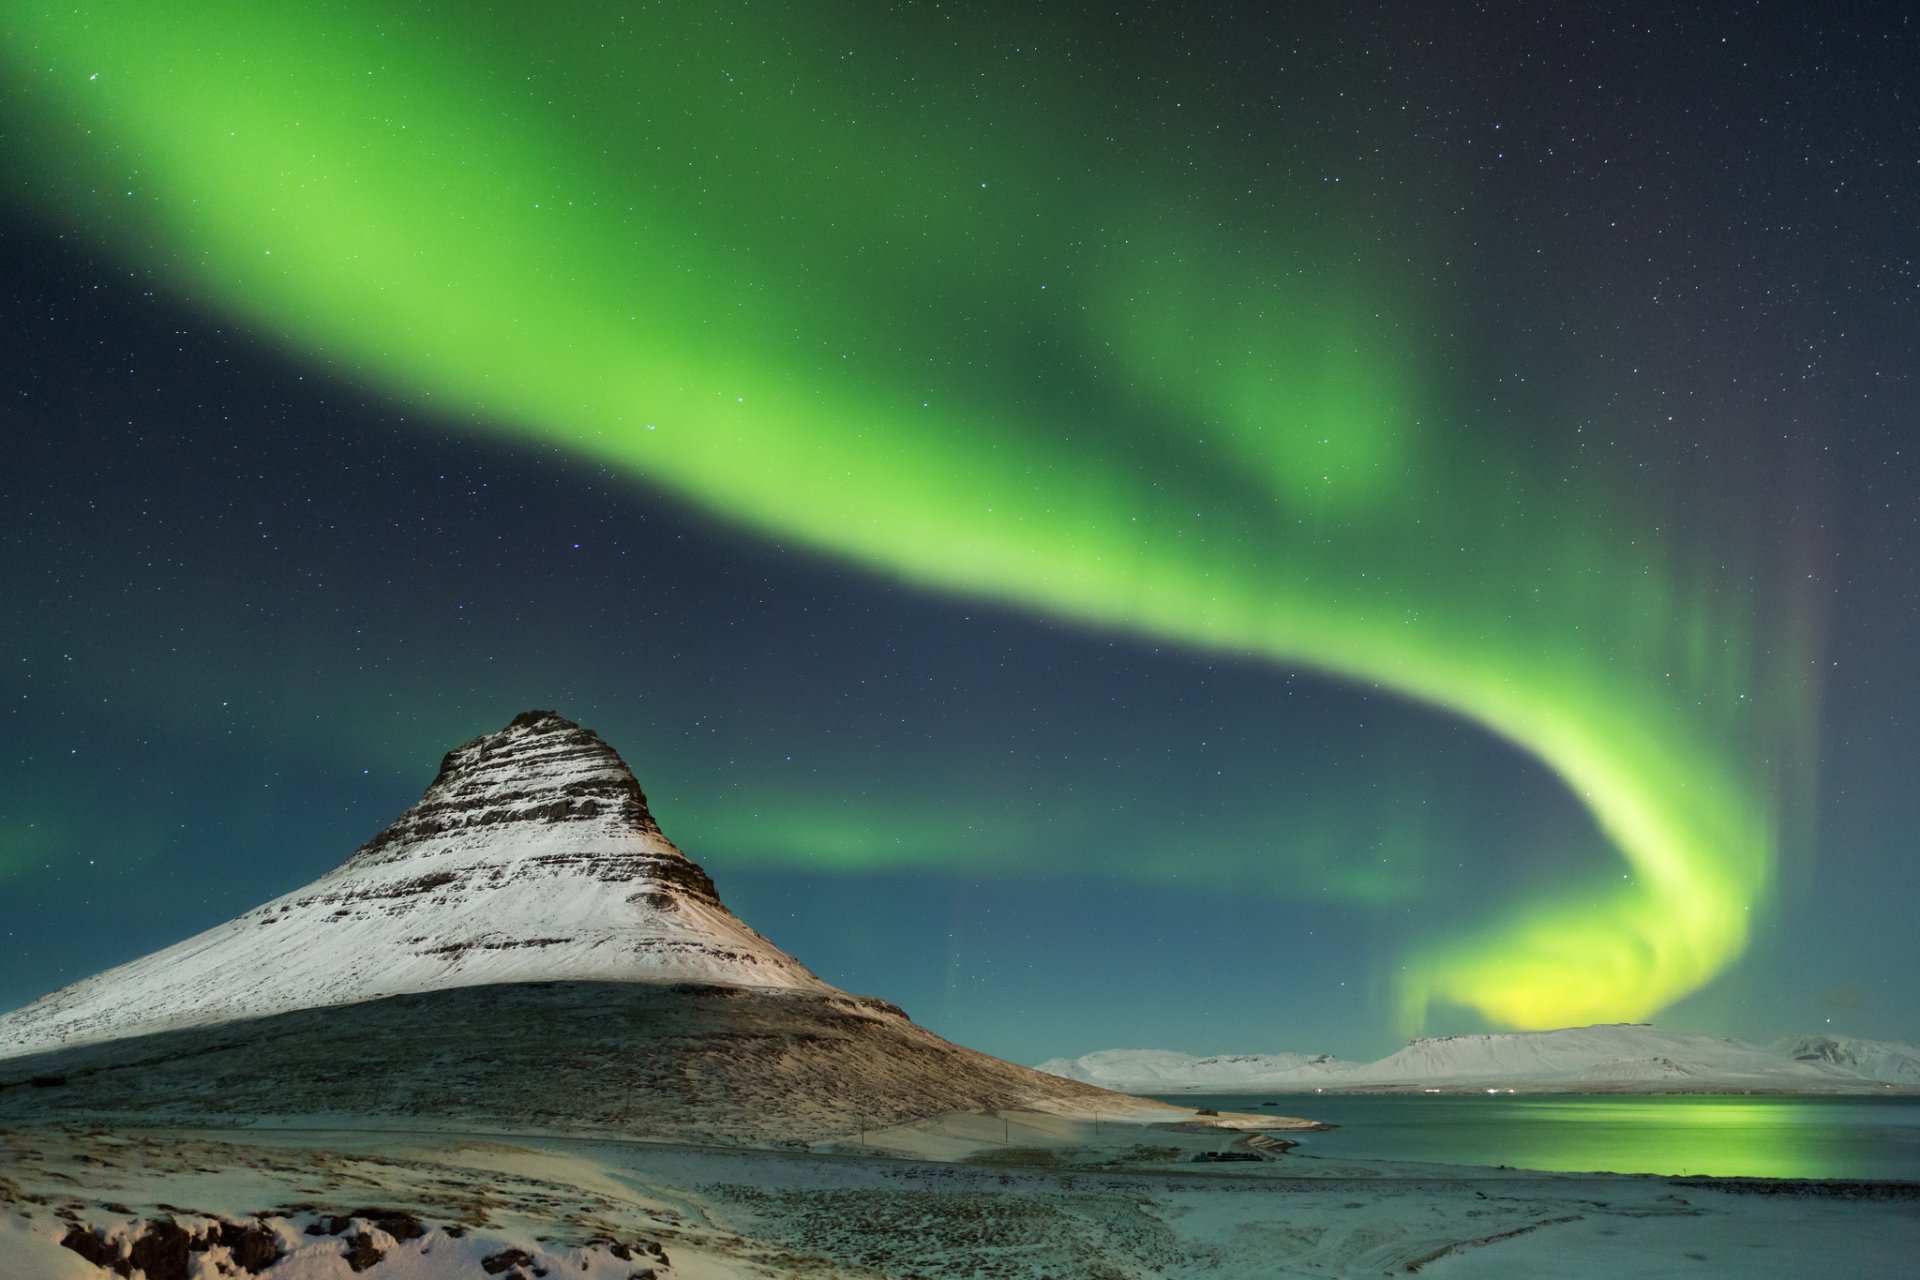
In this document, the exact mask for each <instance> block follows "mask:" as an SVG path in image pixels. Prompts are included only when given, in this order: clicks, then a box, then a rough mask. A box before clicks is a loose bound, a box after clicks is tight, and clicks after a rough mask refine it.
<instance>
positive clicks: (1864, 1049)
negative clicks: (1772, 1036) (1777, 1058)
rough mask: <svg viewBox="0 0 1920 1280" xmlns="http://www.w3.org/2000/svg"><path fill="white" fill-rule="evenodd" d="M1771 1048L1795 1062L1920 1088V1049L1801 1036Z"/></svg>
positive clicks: (1872, 1042)
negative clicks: (1824, 1066) (1810, 1063)
mask: <svg viewBox="0 0 1920 1280" xmlns="http://www.w3.org/2000/svg"><path fill="white" fill-rule="evenodd" d="M1771 1047H1772V1050H1773V1052H1775V1053H1777V1054H1780V1055H1781V1056H1782V1057H1787V1058H1792V1059H1793V1060H1794V1061H1796V1062H1812V1063H1825V1064H1827V1065H1829V1066H1835V1067H1839V1068H1840V1069H1841V1070H1843V1071H1851V1072H1853V1073H1854V1074H1855V1075H1859V1076H1865V1077H1866V1078H1867V1079H1869V1080H1884V1081H1886V1082H1888V1083H1890V1084H1914V1085H1920V1049H1916V1048H1914V1047H1913V1046H1912V1045H1910V1044H1898V1043H1889V1042H1884V1041H1877V1040H1856V1039H1854V1038H1853V1037H1852V1036H1799V1037H1797V1038H1795V1039H1792V1040H1782V1041H1779V1042H1778V1043H1776V1044H1774V1045H1773V1046H1771Z"/></svg>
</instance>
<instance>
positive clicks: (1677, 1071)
mask: <svg viewBox="0 0 1920 1280" xmlns="http://www.w3.org/2000/svg"><path fill="white" fill-rule="evenodd" d="M1039 1069H1040V1070H1041V1071H1045V1072H1048V1073H1049V1074H1052V1075H1057V1076H1062V1077H1064V1078H1066V1079H1070V1080H1079V1081H1082V1082H1084V1083H1087V1084H1094V1085H1099V1086H1100V1087H1102V1088H1106V1089H1118V1090H1121V1091H1124V1092H1133V1093H1288V1092H1300V1091H1309V1090H1314V1089H1413V1088H1455V1089H1480V1088H1512V1089H1528V1090H1560V1091H1567V1092H1581V1091H1594V1092H1614V1091H1631V1090H1661V1091H1666V1090H1685V1091H1692V1092H1713V1091H1726V1092H1736V1091H1748V1090H1764V1091H1777V1092H1787V1093H1847V1092H1860V1091H1869V1090H1871V1091H1884V1089H1885V1086H1887V1085H1889V1084H1891V1085H1895V1086H1906V1087H1911V1086H1914V1085H1920V1049H1915V1048H1913V1047H1912V1046H1911V1045H1905V1044H1889V1043H1878V1042H1875V1041H1869V1040H1854V1039H1848V1038H1846V1037H1835V1036H1807V1037H1801V1038H1799V1039H1794V1040H1784V1041H1781V1042H1779V1043H1778V1044H1774V1045H1767V1046H1761V1045H1754V1044H1748V1043H1746V1042H1745V1041H1741V1040H1726V1039H1719V1038H1716V1037H1713V1036H1703V1035H1692V1034H1688V1033H1685V1032H1675V1031H1664V1030H1662V1029H1660V1028H1658V1027H1652V1026H1646V1025H1643V1024H1637V1023H1634V1024H1617V1025H1608V1026H1596V1027H1569V1028H1566V1029H1564V1030H1559V1031H1531V1032H1513V1033H1508V1034H1490V1035H1466V1036H1434V1037H1428V1038H1425V1039H1420V1040H1415V1041H1413V1042H1411V1043H1410V1044H1408V1045H1407V1046H1406V1048H1404V1049H1401V1050H1400V1051H1399V1052H1397V1053H1394V1054H1390V1055H1389V1056H1387V1057H1385V1058H1382V1059H1380V1060H1379V1061H1377V1062H1367V1063H1355V1062H1343V1061H1341V1060H1339V1059H1337V1058H1333V1057H1331V1056H1330V1055H1326V1054H1319V1055H1308V1054H1297V1053H1279V1054H1235V1055H1230V1056H1219V1057H1209V1058H1202V1057H1195V1056H1193V1055H1190V1054H1184V1053H1177V1052H1173V1051H1170V1050H1165V1049H1105V1050H1101V1051H1100V1052H1098V1053H1090V1054H1087V1055H1085V1056H1084V1057H1079V1058H1054V1059H1051V1060H1050V1061H1047V1062H1043V1063H1041V1064H1040V1067H1039Z"/></svg>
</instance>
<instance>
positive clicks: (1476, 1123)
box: [1162, 1093, 1920, 1181]
mask: <svg viewBox="0 0 1920 1280" xmlns="http://www.w3.org/2000/svg"><path fill="white" fill-rule="evenodd" d="M1162 1100H1163V1101H1166V1102H1171V1103H1174V1104H1175V1105H1176V1106H1183V1107H1214V1108H1217V1109H1219V1110H1221V1111H1250V1112H1254V1113H1256V1114H1258V1113H1260V1112H1271V1113H1272V1114H1274V1115H1289V1116H1306V1117H1308V1118H1311V1119H1314V1120H1324V1121H1326V1122H1327V1123H1329V1124H1337V1125H1339V1126H1341V1127H1340V1128H1338V1129H1334V1130H1330V1131H1329V1132H1326V1133H1300V1134H1290V1135H1288V1136H1290V1137H1294V1138H1297V1139H1299V1140H1300V1148H1299V1150H1300V1154H1303V1155H1316V1156H1326V1157H1329V1158H1338V1157H1342V1156H1352V1157H1363V1158H1368V1159H1387V1160H1415V1161H1421V1162H1432V1163H1440V1164H1467V1165H1508V1166H1511V1167H1513V1168H1517V1169H1549V1170H1558V1171H1564V1172H1609V1173H1665V1174H1710V1175H1713V1176H1716V1177H1758V1178H1887V1179H1899V1180H1904V1181H1920V1098H1914V1097H1886V1098H1876V1097H1866V1098H1860V1097H1853V1098H1807V1097H1797V1098H1796V1097H1777V1096H1759V1097H1744V1096H1741V1097H1719V1096H1712V1097H1635V1096H1622V1095H1603V1096H1594V1095H1590V1094H1587V1095H1560V1094H1554V1095H1542V1094H1533V1095H1519V1094H1499V1095H1495V1096H1490V1095H1487V1094H1389V1095H1377V1094H1376V1095H1360V1094H1331V1093H1323V1094H1314V1093H1308V1094H1220V1095H1209V1096H1201V1095H1197V1094H1181V1095H1178V1096H1164V1097H1163V1099H1162ZM1266 1102H1271V1103H1273V1104H1275V1105H1273V1106H1270V1107H1267V1106H1261V1105H1260V1104H1262V1103H1266Z"/></svg>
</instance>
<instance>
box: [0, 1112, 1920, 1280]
mask: <svg viewBox="0 0 1920 1280" xmlns="http://www.w3.org/2000/svg"><path fill="white" fill-rule="evenodd" d="M996 1127H997V1128H998V1129H999V1132H998V1133H982V1132H980V1131H981V1130H983V1129H992V1128H996ZM865 1137H866V1139H867V1140H868V1141H869V1142H872V1143H874V1144H875V1145H877V1146H880V1147H883V1148H886V1149H890V1150H895V1151H902V1152H906V1151H910V1150H913V1149H915V1148H920V1149H923V1150H925V1151H930V1152H933V1151H937V1152H939V1153H940V1154H943V1155H947V1156H950V1157H955V1158H951V1159H948V1160H944V1161H934V1160H927V1159H915V1158H906V1157H905V1156H902V1155H896V1156H877V1155H870V1154H856V1151H858V1150H860V1149H861V1148H860V1141H861V1135H853V1136H850V1137H848V1138H846V1139H844V1140H841V1141H839V1142H837V1143H834V1144H823V1146H831V1147H832V1148H833V1149H832V1150H827V1149H822V1150H815V1151H778V1150H755V1149H748V1148H739V1147H731V1148H728V1147H695V1146H683V1145H669V1144H660V1143H640V1142H624V1141H617V1140H606V1139H578V1138H554V1137H540V1136H524V1135H513V1134H495V1135H487V1134H454V1133H426V1132H421V1133H402V1132H392V1131H387V1132H377V1133H376V1132H365V1131H354V1130H350V1129H315V1130H308V1131H297V1130H290V1129H277V1130H255V1131H235V1130H221V1131H212V1130H155V1129H145V1130H141V1129H119V1130H106V1129H86V1128H78V1127H63V1128H24V1129H15V1130H9V1131H4V1132H0V1280H81V1278H85V1280H99V1278H100V1277H102V1276H104V1275H107V1274H109V1273H108V1272H107V1271H105V1270H103V1269H101V1268H99V1267H96V1266H94V1265H92V1264H90V1263H88V1262H86V1261H85V1260H84V1259H83V1258H82V1257H81V1256H80V1254H78V1253H75V1252H73V1251H72V1250H70V1249H67V1248H63V1247H61V1245H60V1243H59V1241H60V1240H61V1239H62V1238H63V1237H67V1236H68V1235H69V1233H71V1232H74V1231H75V1230H76V1229H79V1230H81V1231H83V1232H84V1233H85V1234H86V1235H88V1236H91V1237H93V1238H94V1239H95V1240H97V1242H98V1244H97V1245H96V1246H95V1248H96V1251H97V1250H98V1249H101V1248H104V1249H106V1250H118V1249H121V1248H122V1247H123V1246H125V1245H128V1244H130V1243H131V1242H134V1241H138V1240H145V1241H147V1244H145V1245H144V1246H143V1247H144V1248H146V1249H147V1250H148V1254H147V1256H148V1257H150V1258H158V1257H159V1253H158V1252H156V1251H155V1250H156V1248H157V1246H156V1244H155V1241H156V1240H158V1244H159V1245H165V1244H166V1243H167V1240H166V1239H160V1238H159V1237H157V1236H156V1233H155V1232H154V1231H153V1229H152V1226H151V1224H152V1223H154V1222H156V1221H161V1222H172V1223H175V1224H177V1225H178V1226H180V1227H181V1228H182V1229H183V1233H182V1234H183V1236H193V1237H197V1238H198V1239H201V1240H209V1241H212V1243H211V1245H210V1247H207V1248H205V1249H203V1250H201V1251H198V1252H195V1251H194V1250H193V1249H192V1248H191V1247H189V1246H187V1245H185V1244H181V1243H178V1242H177V1241H176V1252H178V1254H179V1258H180V1262H181V1266H182V1267H183V1269H182V1270H180V1271H177V1272H173V1273H171V1274H175V1275H179V1276H182V1277H194V1276H208V1277H210V1276H215V1275H220V1274H229V1275H240V1274H247V1272H246V1271H245V1269H244V1267H243V1266H242V1265H241V1264H242V1260H243V1259H245V1260H247V1261H248V1265H255V1266H258V1265H260V1260H261V1258H262V1257H263V1256H264V1255H265V1254H266V1253H267V1252H270V1251H277V1252H278V1253H279V1255H280V1256H279V1258H278V1259H277V1260H276V1261H273V1262H272V1263H271V1265H265V1266H264V1269H262V1270H260V1271H259V1272H258V1273H259V1274H263V1275H266V1276H268V1277H272V1278H274V1280H336V1278H337V1280H348V1278H349V1277H352V1276H355V1275H364V1276H366V1277H368V1278H369V1280H423V1278H425V1277H440V1276H470V1277H484V1276H487V1275H494V1276H517V1277H519V1280H531V1278H532V1277H534V1276H538V1275H540V1274H542V1273H545V1274H547V1275H551V1276H553V1277H555V1278H556V1280H557V1278H558V1277H561V1276H582V1277H585V1278H586V1280H606V1278H611V1280H629V1277H634V1276H641V1277H646V1276H653V1277H656V1280H672V1278H679V1277H686V1278H690V1280H722V1278H727V1277H776V1276H778V1277H829V1276H849V1277H851V1276H901V1277H906V1276H941V1277H947V1276H954V1277H1003V1278H1007V1280H1014V1278H1025V1277H1041V1276H1050V1277H1058V1278H1063V1280H1064V1278H1067V1277H1073V1278H1076V1280H1078V1278H1082V1277H1084V1278H1089V1280H1094V1278H1100V1277H1111V1278H1116V1280H1118V1278H1128V1280H1131V1278H1135V1277H1138V1278H1142V1280H1144V1278H1146V1277H1259V1276H1361V1275H1366V1276H1379V1275H1383V1274H1384V1275H1413V1274H1419V1275H1425V1276H1433V1277H1449V1276H1451V1277H1469V1276H1470V1277H1476V1278H1478V1277H1501V1276H1514V1277H1520V1276H1525V1277H1537V1276H1567V1277H1582V1276H1607V1277H1635V1276H1647V1277H1653V1276H1662V1277H1665V1276H1738V1277H1741V1280H1763V1278H1765V1277H1773V1276H1780V1277H1786V1276H1795V1277H1802V1276H1868V1275H1897V1274H1905V1273H1906V1269H1907V1268H1908V1267H1909V1266H1910V1264H1911V1262H1912V1259H1913V1258H1914V1257H1916V1256H1920V1213H1916V1212H1915V1209H1916V1205H1915V1202H1914V1198H1913V1196H1914V1188H1913V1187H1911V1186H1887V1185H1884V1184H1882V1185H1879V1186H1837V1185H1835V1184H1801V1185H1798V1186H1793V1185H1786V1186H1785V1187H1784V1188H1783V1187H1782V1185H1781V1184H1740V1183H1728V1184H1714V1185H1709V1184H1707V1183H1703V1182H1700V1181H1697V1180H1694V1181H1688V1180H1669V1179H1657V1178H1630V1177H1598V1176H1592V1175H1573V1176H1553V1175H1536V1174H1526V1173H1499V1172H1488V1171H1482V1170H1476V1171H1472V1172H1471V1173H1468V1172H1467V1171H1464V1170H1459V1169H1448V1168H1446V1167H1443V1166H1426V1167H1421V1166H1411V1165H1399V1166H1394V1165H1386V1164H1378V1163H1363V1162H1342V1163H1338V1164H1336V1163H1332V1162H1328V1161H1322V1160H1313V1159H1306V1158H1303V1157H1298V1156H1281V1157H1279V1158H1278V1159H1274V1160H1271V1161H1269V1162H1266V1163H1262V1164H1256V1165H1217V1166H1209V1165H1195V1164H1193V1163H1191V1162H1190V1158H1191V1154H1192V1153H1193V1152H1195V1151H1199V1150H1209V1149H1217V1148H1220V1147H1223V1146H1226V1145H1228V1144H1232V1143H1236V1142H1240V1141H1244V1134H1236V1131H1235V1130H1234V1129H1232V1128H1226V1129H1219V1128H1213V1127H1211V1126H1210V1124H1209V1123H1208V1121H1207V1120H1206V1118H1202V1117H1195V1118H1194V1119H1192V1120H1190V1121H1187V1122H1185V1123H1174V1124H1170V1125H1169V1124H1166V1123H1160V1124H1142V1123H1138V1122H1134V1123H1123V1122H1121V1121H1119V1120H1115V1119H1106V1118H1103V1119H1100V1120H1098V1121H1096V1120H1093V1119H1090V1118H1089V1119H1079V1120H1067V1119H1063V1118H1062V1117H1059V1116H1049V1115H1042V1114H1038V1113H1019V1112H1010V1113H1008V1114H1007V1115H1006V1116H1004V1117H977V1116H964V1117H951V1118H948V1119H947V1120H946V1121H925V1122H921V1124H919V1125H917V1126H907V1127H903V1128H899V1129H894V1130H888V1131H885V1132H882V1133H876V1134H869V1135H865ZM1762 1192H1770V1194H1763V1193H1762ZM247 1232H250V1233H251V1235H252V1240H251V1241H250V1242H248V1241H244V1240H242V1235H243V1233H247ZM223 1233H224V1234H223ZM160 1234H161V1235H162V1236H164V1235H165V1233H164V1231H163V1232H162V1233H160ZM269 1240H270V1241H271V1245H272V1249H271V1250H269V1249H268V1248H267V1241H269ZM516 1251H517V1252H516ZM122 1256H124V1255H122ZM356 1263H358V1264H359V1265H361V1266H363V1267H364V1270H360V1271H356V1270H354V1269H353V1268H354V1266H355V1264H356ZM159 1265H170V1264H165V1263H162V1264H159ZM489 1267H491V1268H492V1270H491V1271H489V1270H488V1268H489ZM223 1268H224V1271H223ZM135 1274H140V1273H139V1272H135ZM147 1274H148V1276H149V1280H162V1277H163V1276H164V1275H166V1274H167V1273H166V1272H164V1271H155V1272H148V1273H147Z"/></svg>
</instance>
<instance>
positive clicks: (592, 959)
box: [0, 711, 834, 1057]
mask: <svg viewBox="0 0 1920 1280" xmlns="http://www.w3.org/2000/svg"><path fill="white" fill-rule="evenodd" d="M566 980H572V981H603V982H653V983H670V982H702V983H715V984H720V985H725V986H745V987H772V988H785V989H799V990H811V991H832V990H834V988H832V987H829V986H828V985H827V984H826V983H824V982H822V981H821V980H820V979H819V978H817V977H815V976H814V975H813V974H812V973H810V972H808V971H807V969H806V968H805V967H804V966H802V965H801V964H800V962H799V961H797V960H795V959H793V957H791V956H789V955H787V954H786V953H785V952H782V951H781V950H780V949H779V948H777V947H775V946H774V945H773V944H772V943H770V942H768V941H767V940H766V939H765V938H763V937H761V936H760V935H759V934H758V933H755V932H754V931H753V930H752V929H750V928H748V927H747V926H746V925H745V924H743V923H741V921H740V920H739V919H738V918H737V917H735V916H734V915H733V913H732V912H730V911H728V910H727V908H726V907H725V906H724V905H723V904H722V903H721V901H720V897H719V894H718V893H717V892H716V891H715V889H714V885H713V881H712V880H711V879H709V878H708V876H707V874H706V872H705V871H703V870H701V869H700V867H699V866H698V865H697V864H696V863H694V862H693V861H692V860H691V859H689V858H688V857H687V856H686V855H685V854H683V853H681V852H680V850H679V849H677V848H675V847H674V846H673V844H672V843H671V842H669V841H668V840H667V838H666V836H665V835H663V834H662V833H661V831H660V827H659V824H657V823H656V822H655V821H654V819H653V815H652V813H651V812H650V811H649V810H648V808H647V798H646V795H645V794H644V793H643V792H642V791H641V789H640V784H639V782H638V781H637V780H635V778H634V776H633V773H632V771H631V770H629V769H628V768H627V765H626V762H625V761H624V760H622V759H621V758H620V755H619V753H618V752H616V751H615V750H614V749H613V748H612V747H611V746H609V745H608V744H607V743H606V742H605V741H604V740H603V739H602V738H601V737H600V735H599V734H597V733H595V732H594V731H593V730H591V729H583V728H581V727H580V726H579V725H577V724H575V723H574V722H573V721H571V720H568V719H566V718H565V717H563V716H561V715H559V714H558V713H556V712H553V711H527V712H523V713H521V714H520V715H517V716H515V717H514V718H513V719H512V720H511V721H510V722H509V723H508V724H507V726H506V727H505V728H503V729H501V730H499V731H498V732H496V733H489V734H485V735H482V736H481V737H478V738H475V739H473V740H472V741H471V742H468V743H466V744H464V745H463V746H459V747H456V748H454V749H453V750H452V751H450V752H448V753H447V754H446V757H445V758H444V759H443V760H442V761H441V765H440V771H439V773H438V774H436V775H435V777H434V779H433V781H432V782H431V783H429V784H428V786H427V789H426V791H425V793H424V794H422V795H421V797H420V799H419V800H418V801H416V802H415V803H414V804H413V805H412V806H410V807H409V808H408V809H407V810H406V811H405V812H404V813H402V814H401V815H400V816H399V817H397V818H395V819H394V820H393V821H392V822H391V823H389V824H388V825H387V826H386V827H384V828H383V829H381V831H380V832H378V833H377V834H376V835H375V836H374V837H373V838H372V839H370V840H368V841H367V842H366V843H365V844H363V845H361V846H360V848H359V849H357V850H356V851H355V852H354V854H353V856H352V857H350V858H349V859H348V860H347V861H346V862H345V863H344V864H342V865H341V866H340V867H339V868H338V869H336V870H334V871H332V872H329V873H328V874H327V875H324V876H322V877H320V878H319V879H318V880H315V881H314V882H313V883H311V884H309V885H307V886H306V887H305V888H302V889H298V890H296V891H294V892H293V893H290V894H287V895H285V896H284V897H281V898H278V899H275V900H274V901H272V902H269V903H267V904H265V905H264V906H261V907H257V908H255V909H254V910H252V911H249V912H247V913H246V914H244V915H242V916H239V917H237V918H236V919H234V920H231V921H229V922H227V923H226V924H224V925H220V926H218V927H216V928H214V929H210V930H208V931H207V932H206V933H203V934H201V935H199V936H198V937H195V938H190V939H188V940H187V941H186V942H183V943H180V944H178V945H177V946H174V947H170V948H168V949H166V950H164V951H160V952H156V953H155V954H153V955H150V956H147V957H145V958H143V959H140V960H135V961H133V962H132V963H130V964H126V965H122V966H120V967H119V968H118V969H113V970H109V971H108V972H106V973H103V974H100V975H98V976H96V977H93V978H89V979H87V980H86V981H84V982H80V983H76V984H75V985H73V986H71V987H68V988H66V989H64V990H62V991H57V992H55V993H54V994H52V995H50V996H48V997H46V998H45V999H43V1000H40V1001H38V1002H36V1003H34V1004H32V1005H29V1006H27V1007H26V1008H25V1009H21V1010H19V1011H17V1012H15V1013H12V1014H8V1015H6V1016H5V1017H0V1057H4V1056H9V1055H12V1054H17V1053H26V1052H33V1051H35V1050H36V1049H41V1048H50V1047H54V1046H57V1045H61V1044H79V1043H85V1042H87V1041H90V1040H100V1039H108V1038H112V1037H116V1036H121V1035H127V1034H133V1033H136V1032H142V1031H150V1030H159V1029H164V1028H170V1027H177V1026H193V1025H205V1024H209V1023H216V1022H223V1021H227V1020H230V1019H233V1018H240V1017H256V1016H260V1015H263V1014H270V1013H279V1012H283V1011H286V1010H290V1009H300V1008H308V1007H314V1006H324V1005H337V1004H350V1003H354V1002H357V1001H362V1000H371V999H376V998H379V997H382V996H389V995H398V994H403V993H409V992H420V991H431V990H437V989H441V988H446V987H459V986H477V985H486V984H492V983H501V982H547V981H566Z"/></svg>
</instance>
